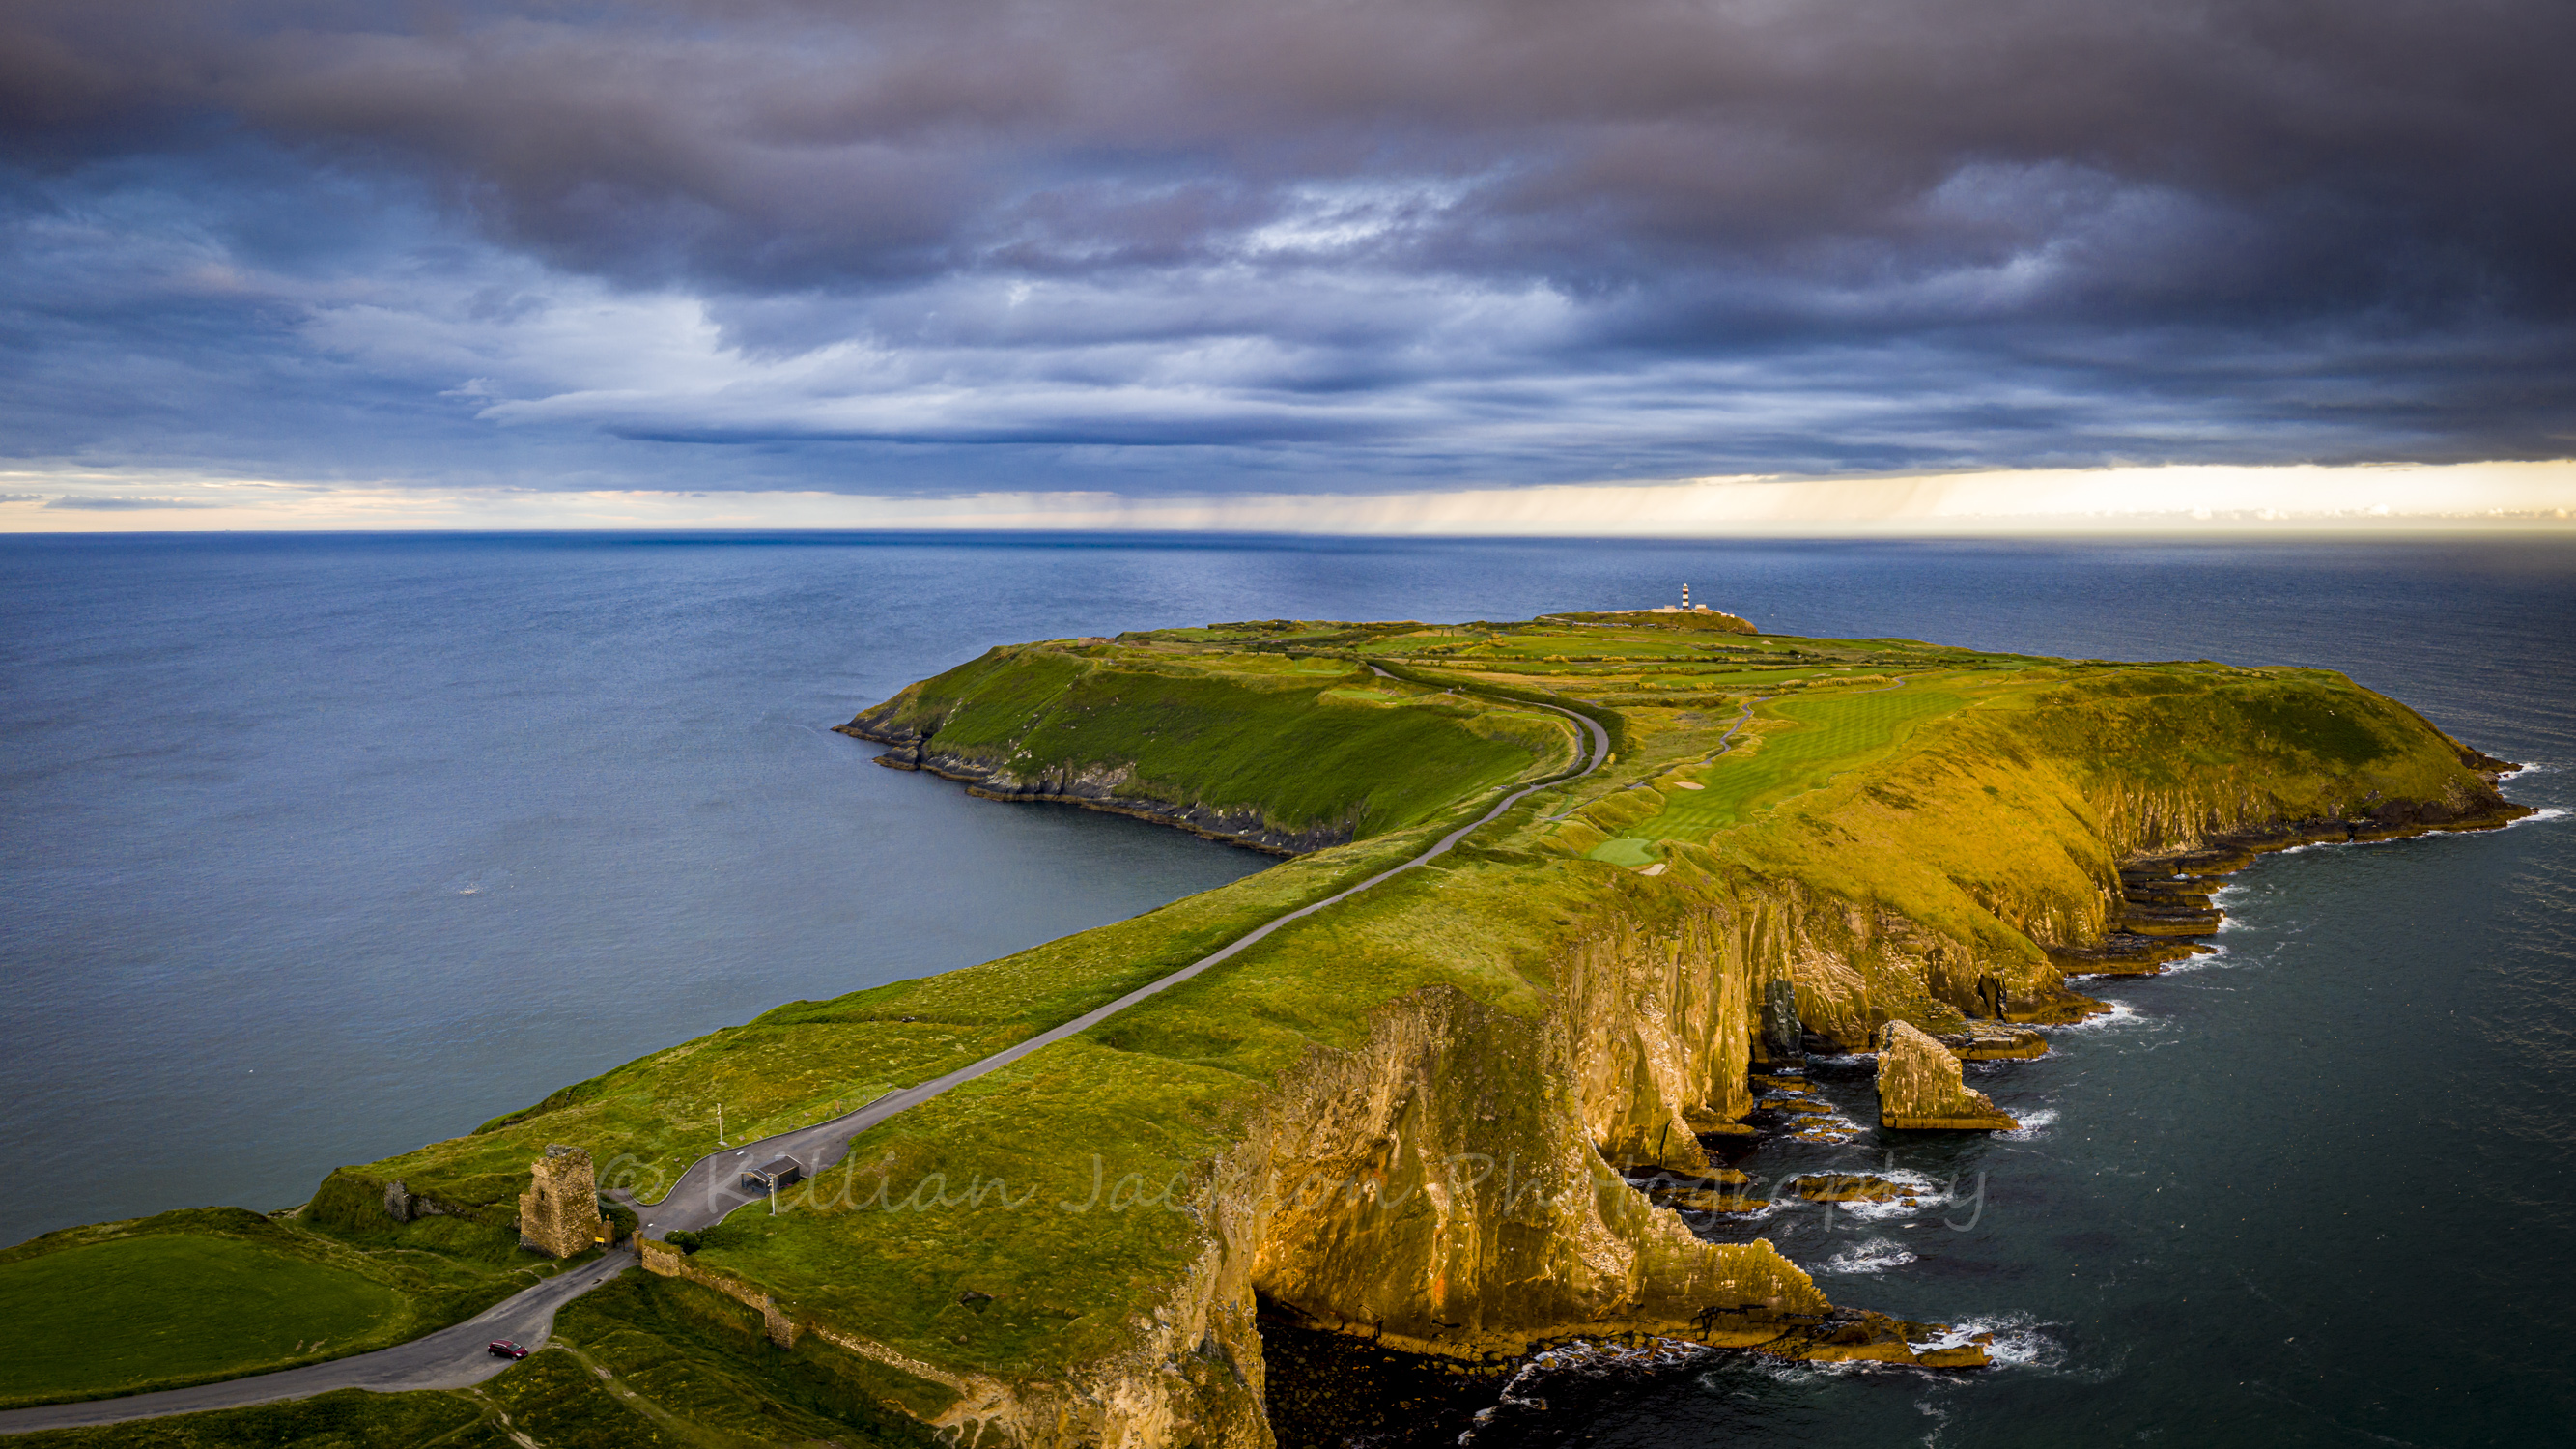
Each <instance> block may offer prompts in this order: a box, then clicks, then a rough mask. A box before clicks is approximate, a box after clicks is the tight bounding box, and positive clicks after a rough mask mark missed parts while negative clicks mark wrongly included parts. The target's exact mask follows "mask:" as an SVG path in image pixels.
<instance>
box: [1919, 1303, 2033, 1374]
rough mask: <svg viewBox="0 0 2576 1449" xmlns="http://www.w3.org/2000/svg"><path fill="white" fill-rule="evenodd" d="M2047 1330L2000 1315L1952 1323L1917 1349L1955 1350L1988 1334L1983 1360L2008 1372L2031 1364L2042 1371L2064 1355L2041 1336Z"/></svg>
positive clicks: (2026, 1319) (2024, 1317)
mask: <svg viewBox="0 0 2576 1449" xmlns="http://www.w3.org/2000/svg"><path fill="white" fill-rule="evenodd" d="M2048 1327H2050V1325H2048V1324H2045V1323H2042V1322H2040V1321H2039V1320H2038V1319H2036V1318H2034V1317H2032V1316H2031V1315H2029V1314H2027V1313H2001V1314H1995V1315H1993V1316H1990V1317H1985V1318H1970V1319H1964V1320H1962V1321H1960V1322H1958V1323H1954V1324H1952V1325H1950V1329H1949V1331H1948V1332H1946V1333H1944V1334H1942V1335H1941V1336H1940V1337H1939V1338H1936V1339H1934V1340H1932V1341H1931V1342H1930V1343H1928V1344H1924V1345H1919V1346H1920V1347H1925V1348H1957V1347H1959V1346H1960V1345H1962V1344H1965V1343H1966V1342H1968V1340H1970V1339H1971V1338H1974V1337H1975V1336H1976V1335H1978V1334H1980V1333H1991V1334H1993V1335H1994V1341H1993V1342H1991V1343H1989V1344H1987V1345H1986V1356H1987V1357H1988V1358H1991V1359H1993V1360H1994V1361H1995V1362H1996V1363H1997V1364H1999V1365H2003V1366H2005V1367H2010V1368H2024V1367H2029V1366H2031V1365H2034V1364H2035V1365H2038V1366H2039V1367H2042V1368H2050V1367H2054V1366H2055V1365H2056V1364H2057V1363H2058V1362H2059V1361H2060V1360H2061V1359H2062V1358H2063V1357H2064V1352H2063V1350H2062V1349H2060V1347H2059V1346H2058V1343H2057V1340H2055V1339H2053V1338H2050V1337H2049V1336H2048V1334H2047V1333H2046V1332H2044V1330H2045V1329H2047V1328H2048Z"/></svg>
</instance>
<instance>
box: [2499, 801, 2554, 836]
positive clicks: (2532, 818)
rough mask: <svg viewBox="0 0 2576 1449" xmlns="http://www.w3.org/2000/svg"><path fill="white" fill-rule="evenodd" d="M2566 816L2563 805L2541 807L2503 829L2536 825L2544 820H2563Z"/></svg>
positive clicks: (2509, 823)
mask: <svg viewBox="0 0 2576 1449" xmlns="http://www.w3.org/2000/svg"><path fill="white" fill-rule="evenodd" d="M2567 814H2568V811H2567V807H2566V806H2564V805H2543V806H2541V807H2540V808H2539V809H2538V810H2536V811H2534V812H2533V813H2531V814H2529V815H2525V816H2524V817H2522V818H2521V819H2520V820H2515V821H2510V822H2508V823H2507V824H2506V825H2505V827H2504V828H2505V829H2507V830H2511V829H2512V828H2513V827H2514V826H2516V825H2538V824H2539V823H2540V822H2542V821H2544V820H2564V819H2566V818H2567Z"/></svg>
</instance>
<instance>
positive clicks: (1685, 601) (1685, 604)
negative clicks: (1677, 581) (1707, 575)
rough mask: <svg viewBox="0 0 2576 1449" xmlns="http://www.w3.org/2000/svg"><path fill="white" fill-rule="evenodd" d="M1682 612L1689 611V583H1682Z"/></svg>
mask: <svg viewBox="0 0 2576 1449" xmlns="http://www.w3.org/2000/svg"><path fill="white" fill-rule="evenodd" d="M1682 612H1684V613H1689V612H1690V585H1688V584H1684V585H1682Z"/></svg>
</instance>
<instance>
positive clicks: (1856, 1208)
mask: <svg viewBox="0 0 2576 1449" xmlns="http://www.w3.org/2000/svg"><path fill="white" fill-rule="evenodd" d="M1948 1201H1949V1199H1948V1198H1946V1197H1944V1196H1942V1195H1941V1194H1940V1193H1937V1192H1934V1193H1925V1194H1922V1195H1921V1196H1918V1197H1916V1198H1915V1199H1914V1201H1912V1202H1910V1203H1909V1202H1907V1201H1906V1200H1905V1199H1903V1198H1898V1199H1896V1200H1894V1201H1892V1202H1838V1203H1835V1204H1834V1205H1833V1208H1834V1211H1835V1212H1838V1213H1841V1214H1843V1215H1844V1216H1846V1217H1854V1218H1858V1219H1860V1220H1861V1221H1862V1222H1865V1223H1875V1222H1882V1221H1884V1220H1886V1219H1888V1218H1903V1217H1912V1216H1913V1215H1914V1214H1916V1213H1919V1212H1921V1211H1923V1210H1924V1209H1925V1208H1927V1207H1937V1206H1939V1205H1940V1204H1942V1203H1945V1202H1948Z"/></svg>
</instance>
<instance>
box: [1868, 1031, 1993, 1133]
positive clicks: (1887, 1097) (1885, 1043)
mask: <svg viewBox="0 0 2576 1449" xmlns="http://www.w3.org/2000/svg"><path fill="white" fill-rule="evenodd" d="M1878 1120H1879V1125H1880V1126H1883V1127H1899V1128H1953V1129H1964V1130H1970V1131H1975V1130H1980V1129H1987V1128H1993V1129H2000V1130H2003V1131H2007V1132H2009V1131H2011V1130H2012V1129H2014V1128H2016V1127H2019V1126H2020V1125H2021V1124H2020V1123H2019V1122H2016V1121H2014V1120H2013V1119H2012V1117H2011V1116H2010V1115H2009V1114H2007V1113H2004V1112H1999V1111H1997V1110H1996V1109H1995V1104H1994V1102H1993V1100H1992V1099H1991V1098H1989V1097H1987V1096H1986V1094H1985V1093H1983V1092H1980V1091H1977V1090H1976V1089H1975V1088H1973V1087H1970V1086H1969V1085H1968V1084H1967V1083H1966V1081H1965V1080H1964V1079H1963V1078H1962V1077H1961V1075H1960V1070H1959V1059H1958V1058H1957V1057H1954V1056H1952V1055H1950V1052H1949V1049H1948V1048H1946V1047H1944V1046H1942V1045H1941V1044H1940V1043H1939V1042H1937V1041H1934V1040H1933V1039H1932V1038H1930V1037H1928V1036H1925V1035H1924V1034H1923V1033H1922V1032H1919V1031H1917V1030H1915V1029H1914V1028H1913V1027H1910V1026H1907V1025H1906V1024H1905V1023H1904V1022H1901V1021H1891V1022H1889V1023H1888V1024H1887V1025H1886V1027H1885V1028H1884V1029H1882V1030H1881V1031H1880V1033H1879V1038H1878Z"/></svg>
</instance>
